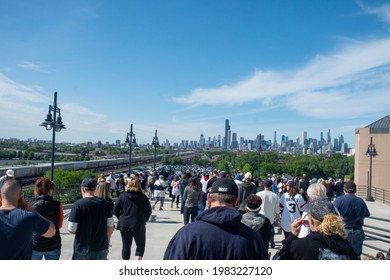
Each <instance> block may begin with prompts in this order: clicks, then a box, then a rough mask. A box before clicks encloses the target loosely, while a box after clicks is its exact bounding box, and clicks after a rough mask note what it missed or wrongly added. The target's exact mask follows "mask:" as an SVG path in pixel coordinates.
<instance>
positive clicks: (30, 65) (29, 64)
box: [18, 61, 48, 73]
mask: <svg viewBox="0 0 390 280" xmlns="http://www.w3.org/2000/svg"><path fill="white" fill-rule="evenodd" d="M18 66H19V67H21V68H24V69H27V70H31V71H35V72H41V73H48V71H47V70H45V69H44V67H43V66H42V65H39V64H36V63H33V62H30V61H25V62H22V63H20V64H19V65H18Z"/></svg>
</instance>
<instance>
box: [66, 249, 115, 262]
mask: <svg viewBox="0 0 390 280" xmlns="http://www.w3.org/2000/svg"><path fill="white" fill-rule="evenodd" d="M107 255H108V249H104V250H101V251H89V252H88V251H86V250H84V251H82V252H73V256H72V260H107Z"/></svg>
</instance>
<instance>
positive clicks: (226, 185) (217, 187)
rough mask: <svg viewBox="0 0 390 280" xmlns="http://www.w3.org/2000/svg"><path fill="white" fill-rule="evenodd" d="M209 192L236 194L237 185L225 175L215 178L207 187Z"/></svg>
mask: <svg viewBox="0 0 390 280" xmlns="http://www.w3.org/2000/svg"><path fill="white" fill-rule="evenodd" d="M209 193H222V194H231V195H234V196H236V197H237V196H238V187H237V185H236V183H235V182H234V181H233V180H232V179H230V178H227V177H224V178H220V179H217V180H215V182H214V183H213V184H212V186H211V188H210V189H209Z"/></svg>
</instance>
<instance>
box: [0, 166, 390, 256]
mask: <svg viewBox="0 0 390 280" xmlns="http://www.w3.org/2000/svg"><path fill="white" fill-rule="evenodd" d="M0 185H1V195H0V223H1V226H0V237H1V238H0V248H1V250H0V259H3V260H17V259H24V260H29V259H33V260H41V259H46V260H59V259H60V256H61V246H62V244H61V235H60V228H61V227H62V225H63V220H64V213H63V206H62V204H61V202H60V201H57V200H55V199H54V198H53V193H54V191H55V185H54V183H53V182H52V181H50V180H49V179H46V178H39V179H38V180H37V181H36V183H35V186H34V195H35V199H34V200H33V201H32V202H29V203H26V202H25V201H24V198H23V193H22V187H21V184H20V182H19V181H18V180H17V179H15V178H14V172H13V170H12V169H10V170H7V172H6V174H5V175H4V176H3V177H2V178H0ZM80 192H81V194H82V198H81V199H79V200H77V201H75V202H74V203H73V205H72V207H71V210H70V214H69V217H68V228H67V229H68V231H69V233H71V234H74V235H75V238H74V245H73V255H72V259H73V260H97V259H100V260H105V259H107V258H108V253H109V249H110V239H111V236H112V233H113V231H114V230H118V231H120V235H121V239H122V252H121V255H122V259H123V260H129V259H130V258H131V247H132V244H133V241H134V243H135V251H134V259H135V260H142V258H143V255H144V252H145V244H146V234H147V232H146V223H147V222H148V221H149V220H150V217H151V214H152V212H153V211H164V208H165V209H166V207H170V208H177V209H180V213H181V214H182V215H183V227H182V228H180V229H179V230H178V231H177V232H176V233H175V234H174V236H172V238H171V240H170V241H169V243H168V244H167V247H166V250H165V253H164V256H163V259H164V260H208V259H210V260H211V259H213V260H223V259H235V260H259V259H261V260H268V259H272V260H358V259H361V255H362V246H363V241H364V239H365V233H364V230H363V225H364V219H365V218H367V217H369V216H370V212H369V210H368V208H367V205H366V204H365V202H364V200H363V199H361V198H359V197H357V196H356V195H355V193H356V184H355V183H354V182H353V181H347V182H344V180H342V179H337V180H334V179H333V178H329V179H327V180H324V179H323V178H320V179H316V178H312V179H311V180H309V179H308V178H307V177H306V175H305V174H303V175H302V176H301V177H300V178H295V177H292V178H287V177H286V176H285V175H283V174H282V175H281V176H276V175H274V174H268V176H267V177H266V178H265V179H264V180H261V179H259V178H253V177H252V174H251V173H250V172H246V173H238V174H229V173H227V172H225V171H220V170H212V169H210V168H200V167H195V166H192V167H188V166H167V167H163V168H160V169H158V170H153V171H150V172H149V171H148V172H139V173H136V172H132V173H128V174H120V175H119V176H116V175H115V174H114V172H110V174H109V176H107V177H106V176H104V174H101V176H100V177H98V178H96V177H89V178H85V179H83V180H82V182H81V184H80ZM167 203H168V206H167ZM115 217H116V218H117V223H114V218H115ZM275 229H281V230H282V232H283V235H284V239H283V241H282V246H281V248H280V249H279V250H278V251H277V253H276V254H274V255H273V256H271V253H270V252H269V248H275V240H274V236H275ZM374 259H390V249H389V252H387V253H386V255H385V253H383V252H378V254H377V255H376V256H375V258H374Z"/></svg>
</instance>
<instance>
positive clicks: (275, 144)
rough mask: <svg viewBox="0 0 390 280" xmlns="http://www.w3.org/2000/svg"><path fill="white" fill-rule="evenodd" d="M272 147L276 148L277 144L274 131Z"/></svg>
mask: <svg viewBox="0 0 390 280" xmlns="http://www.w3.org/2000/svg"><path fill="white" fill-rule="evenodd" d="M273 145H274V147H276V146H277V145H278V143H277V142H276V131H274V144H273Z"/></svg>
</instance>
